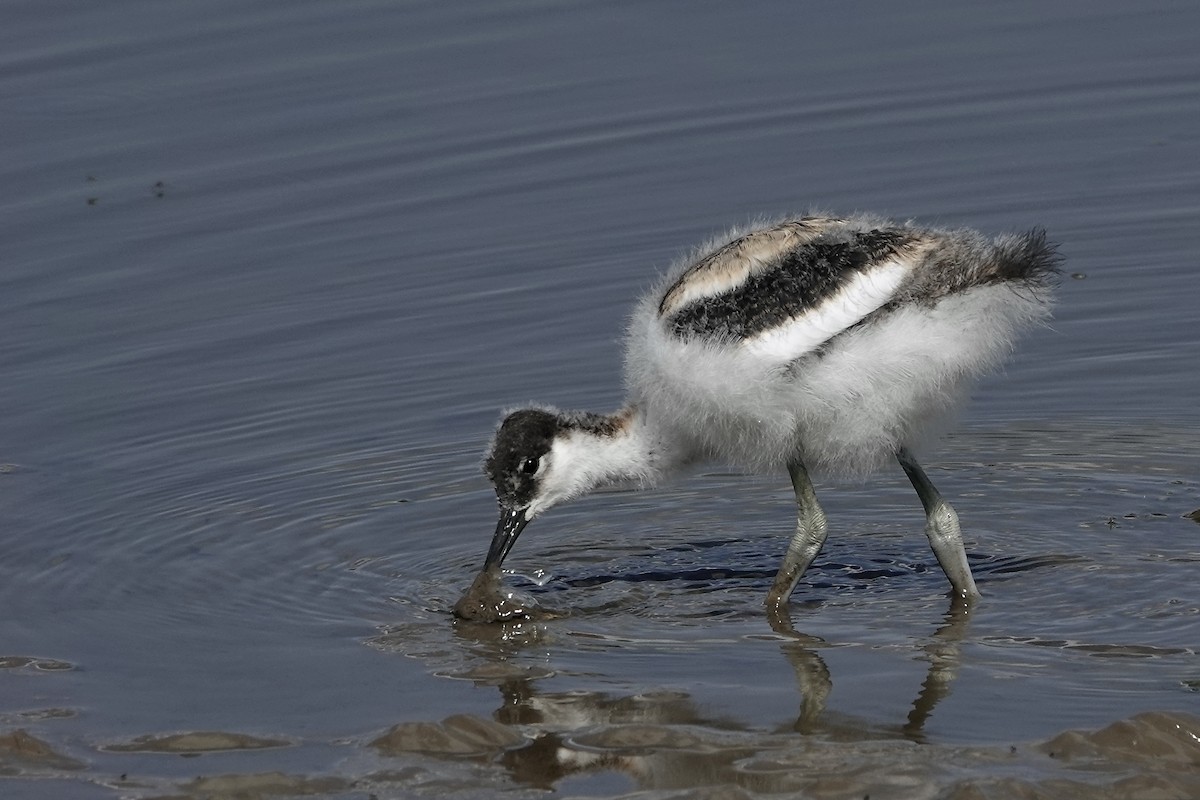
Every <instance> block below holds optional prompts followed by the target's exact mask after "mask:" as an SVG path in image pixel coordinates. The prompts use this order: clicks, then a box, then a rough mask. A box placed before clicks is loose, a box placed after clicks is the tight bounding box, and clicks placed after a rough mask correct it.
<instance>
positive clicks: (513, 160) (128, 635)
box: [0, 0, 1200, 798]
mask: <svg viewBox="0 0 1200 800" xmlns="http://www.w3.org/2000/svg"><path fill="white" fill-rule="evenodd" d="M1198 27H1200V12H1198V11H1197V10H1196V9H1195V8H1194V7H1193V6H1192V4H1189V3H1183V2H1159V3H1151V4H1149V5H1146V4H1143V5H1140V6H1138V7H1136V8H1133V7H1128V6H1126V5H1125V4H1120V3H1066V4H1059V5H1056V6H1054V7H1053V8H1047V7H1045V6H1044V5H1041V4H1034V3H1024V2H1019V3H1008V4H1004V5H1003V6H995V7H988V8H979V7H963V6H958V5H955V4H951V3H933V4H927V5H925V6H922V7H920V8H919V9H915V10H914V9H912V8H907V7H905V8H901V7H899V6H893V5H891V4H886V3H867V4H859V5H856V6H855V7H854V8H853V9H843V8H841V7H832V6H831V7H829V8H808V9H806V11H805V13H804V14H802V15H798V14H795V13H793V12H791V11H788V12H786V13H785V12H783V11H781V8H780V7H777V6H774V5H771V4H765V3H764V4H750V5H747V6H744V7H739V9H738V10H737V11H733V10H731V9H729V8H728V7H726V6H725V5H722V4H715V3H713V4H691V3H688V4H684V3H670V2H668V3H654V4H637V5H613V4H600V3H570V4H550V3H538V2H512V3H500V4H497V3H487V4H481V3H457V4H441V3H407V4H399V5H397V4H391V3H383V2H378V1H377V0H362V1H361V2H350V3H338V4H334V5H330V4H324V3H315V2H306V3H287V4H278V3H270V2H249V3H246V2H241V3H233V2H224V3H203V4H200V3H182V4H180V3H173V4H160V3H151V2H126V1H125V0H121V1H120V2H111V3H105V4H101V5H76V4H70V3H66V4H53V5H47V4H38V5H28V6H26V7H24V8H20V9H11V10H10V11H9V12H7V13H6V23H5V25H4V26H3V30H0V44H2V45H3V46H2V47H0V53H2V54H3V55H0V115H2V118H3V119H4V121H5V122H4V125H3V126H0V149H2V150H3V152H4V153H6V155H7V158H5V159H4V162H3V164H2V165H0V187H3V188H0V211H2V212H3V213H0V242H2V243H3V244H0V332H2V333H3V346H2V347H0V374H2V375H3V376H4V381H3V390H2V395H0V396H2V398H3V404H2V408H3V414H2V415H0V464H3V466H2V467H0V521H2V526H3V527H2V528H0V552H2V554H3V558H0V608H2V609H3V611H2V612H0V781H2V782H0V791H2V792H3V793H4V794H5V795H6V796H14V797H30V798H41V797H47V798H49V797H60V796H63V795H64V794H71V795H72V796H76V797H85V798H87V797H135V798H137V797H153V796H159V795H164V794H174V795H183V796H193V797H207V796H229V795H231V794H235V793H237V792H241V794H240V795H239V796H246V797H259V796H264V797H265V796H271V795H272V793H274V794H275V795H276V796H277V795H279V794H288V793H290V794H294V795H295V794H308V795H319V796H336V797H347V798H349V797H354V798H359V797H367V796H368V795H371V794H374V795H376V796H381V797H390V796H396V797H403V796H411V795H413V794H420V793H429V794H437V795H447V796H464V797H468V796H492V795H493V794H494V793H495V792H496V791H497V790H500V789H503V790H505V791H509V792H511V793H512V794H515V795H518V796H524V795H528V796H542V795H543V794H544V793H545V791H546V790H548V789H549V790H554V791H556V792H558V793H560V794H563V795H564V796H585V795H586V796H615V795H621V794H628V793H639V792H641V793H645V794H646V795H647V796H653V797H658V796H663V797H668V796H673V793H677V792H685V791H699V790H708V791H712V792H717V791H722V790H729V791H731V792H732V791H735V790H736V791H737V792H741V793H743V794H744V795H749V796H757V795H759V794H762V795H767V794H771V793H776V792H785V791H806V792H809V793H811V794H816V795H821V796H830V797H840V796H847V797H849V796H855V797H858V796H861V795H862V794H867V793H870V794H873V795H877V796H895V797H909V796H911V797H924V796H934V795H939V794H940V795H942V796H948V797H949V796H965V793H968V792H969V791H971V790H972V787H974V789H976V790H979V791H983V790H984V789H986V790H987V791H989V792H991V793H992V795H990V796H996V797H1005V796H1019V793H1020V792H1021V791H1024V790H1025V789H1028V788H1029V786H1030V784H1033V785H1037V786H1041V787H1043V788H1044V787H1056V790H1057V791H1061V792H1068V793H1069V792H1071V791H1076V792H1077V793H1079V794H1080V795H1081V796H1089V797H1092V796H1106V793H1107V794H1109V795H1111V796H1120V793H1121V792H1122V791H1126V792H1127V791H1130V790H1131V788H1130V787H1133V788H1139V787H1140V788H1141V789H1144V790H1146V791H1149V790H1150V789H1152V788H1154V786H1155V785H1157V786H1158V789H1159V790H1160V792H1161V793H1166V794H1170V793H1171V792H1174V793H1176V794H1185V795H1186V794H1189V793H1192V794H1195V793H1200V787H1197V786H1196V785H1195V779H1194V777H1191V773H1190V772H1189V771H1188V770H1189V768H1190V767H1191V766H1194V764H1195V763H1196V760H1197V758H1200V756H1198V755H1197V749H1196V741H1195V738H1196V735H1197V726H1198V725H1200V722H1197V719H1198V717H1197V715H1200V694H1198V691H1200V660H1198V657H1197V643H1198V642H1200V593H1197V590H1196V588H1195V586H1196V578H1197V574H1198V572H1197V570H1198V563H1200V525H1198V524H1197V523H1196V522H1195V521H1194V520H1193V519H1191V518H1188V517H1187V516H1185V515H1188V514H1190V513H1192V512H1194V511H1196V510H1197V509H1200V413H1197V410H1196V401H1195V398H1196V397H1197V396H1200V378H1198V377H1197V376H1198V375H1200V373H1198V372H1197V371H1196V369H1195V368H1194V365H1195V363H1196V355H1197V353H1198V352H1200V290H1197V288H1196V281H1195V274H1196V267H1197V261H1196V241H1195V238H1196V237H1195V232H1196V225H1195V221H1196V220H1197V218H1200V159H1197V157H1196V152H1197V143H1198V138H1200V137H1198V136H1197V133H1196V129H1195V124H1194V120H1193V116H1194V106H1195V102H1194V101H1195V98H1196V97H1197V96H1198V94H1200V56H1198V55H1197V54H1196V50H1195V46H1194V32H1195V31H1196V30H1197V29H1198ZM814 208H820V209H827V210H831V211H835V212H847V211H853V210H856V209H865V210H873V211H877V212H880V213H884V214H889V215H893V216H896V217H898V218H905V219H906V218H914V219H918V220H920V221H923V222H927V223H932V224H939V225H947V226H955V225H970V226H972V227H977V228H980V229H983V230H987V231H994V232H1002V231H1010V230H1023V229H1027V228H1029V227H1032V226H1034V225H1041V226H1044V227H1045V228H1046V229H1047V230H1048V231H1049V233H1050V236H1051V238H1052V239H1054V240H1056V241H1058V242H1060V243H1061V249H1062V252H1063V254H1064V255H1065V256H1066V258H1067V271H1068V273H1069V274H1068V277H1067V278H1066V279H1065V280H1064V284H1063V286H1062V289H1061V292H1060V303H1059V308H1058V311H1057V314H1056V320H1055V322H1054V324H1053V326H1052V328H1051V329H1049V330H1044V331H1039V332H1037V333H1036V334H1035V335H1033V336H1031V337H1030V338H1029V340H1028V341H1026V342H1024V343H1023V345H1022V347H1021V350H1020V353H1019V355H1018V357H1017V358H1016V359H1015V360H1014V362H1013V363H1012V364H1011V365H1010V367H1009V368H1008V369H1007V370H1006V372H1005V373H1004V374H1002V375H997V376H994V377H992V378H989V379H988V380H986V381H985V382H984V383H983V384H981V386H980V387H979V390H978V391H977V392H976V396H975V398H974V402H973V404H972V405H971V406H970V408H969V409H968V411H967V412H966V413H965V415H964V417H963V419H962V420H961V421H960V423H959V425H958V426H957V427H956V428H955V429H954V431H953V433H951V434H950V435H949V436H947V437H946V438H945V439H944V440H942V441H941V442H939V443H938V444H937V445H936V446H934V447H932V448H930V451H929V453H928V454H927V456H926V458H925V461H926V463H927V464H928V466H929V468H930V472H931V475H932V477H933V478H934V480H935V481H936V482H937V484H938V486H939V488H940V489H941V490H942V492H943V493H944V494H946V495H947V496H948V497H949V498H951V499H952V500H953V502H954V503H955V505H956V507H957V508H958V510H959V513H960V515H961V516H962V519H963V522H964V527H965V529H966V532H967V538H968V549H969V552H970V555H971V561H972V566H973V568H974V570H975V573H976V577H977V580H978V582H979V586H980V589H981V590H982V592H983V593H984V599H983V600H982V601H981V602H980V603H979V604H978V605H977V606H976V607H975V608H974V609H973V611H972V612H971V613H970V614H963V613H959V612H956V611H955V609H953V608H952V607H951V606H950V604H949V602H948V600H947V598H946V597H945V596H944V589H945V587H944V578H943V577H942V575H941V574H940V572H939V571H938V569H937V567H936V564H935V563H934V561H933V558H932V554H931V553H930V552H929V549H928V546H927V544H926V543H925V541H924V537H923V536H922V534H921V527H922V525H923V520H922V515H921V513H920V507H919V504H918V503H917V501H916V498H915V496H913V493H912V491H911V488H910V487H909V486H908V484H907V482H906V481H905V479H904V478H903V476H902V474H901V473H900V472H899V470H898V469H897V470H895V471H894V473H893V474H883V475H880V476H879V477H878V478H876V479H873V480H872V481H870V482H868V483H867V484H864V485H837V484H832V483H828V482H820V483H819V484H818V487H817V489H818V491H819V493H820V496H821V499H822V502H823V503H824V505H825V507H826V511H827V512H828V514H829V518H830V526H831V535H830V539H829V543H828V545H827V548H826V550H825V552H824V553H823V555H822V556H821V557H820V558H819V559H818V561H817V562H816V564H815V565H814V567H813V569H812V570H811V571H810V573H809V574H808V575H807V576H806V577H805V579H804V580H803V581H802V583H801V585H800V587H799V589H798V590H797V593H796V595H795V597H794V599H793V604H792V612H793V613H792V616H791V623H792V626H793V627H792V629H791V630H773V629H772V628H771V626H770V625H768V623H767V620H766V618H765V616H764V614H763V612H762V608H761V602H762V598H763V597H764V596H765V593H766V590H767V587H768V586H769V584H770V580H771V577H772V575H773V573H774V570H775V568H776V567H777V566H778V559H779V557H780V554H781V553H782V551H783V549H784V548H785V546H786V541H787V537H788V535H789V532H790V530H789V529H790V526H791V524H792V521H791V518H790V517H791V513H792V512H791V503H792V500H791V492H790V488H789V487H788V485H787V481H786V478H785V477H784V476H746V475H741V474H738V473H736V472H735V471H732V470H729V469H726V468H725V467H723V466H722V465H710V466H708V467H706V468H705V469H703V470H701V471H700V472H698V473H697V474H695V475H693V476H690V477H688V478H685V479H683V480H681V481H679V482H677V483H674V484H672V485H670V486H668V487H664V488H662V489H660V490H657V491H655V492H650V493H635V492H631V491H627V490H623V489H618V490H613V491H608V492H604V493H601V494H599V495H597V496H594V497H591V498H588V499H585V500H583V501H580V502H578V503H576V504H573V505H571V506H569V507H565V508H562V509H556V510H555V511H554V512H553V513H552V514H550V515H549V516H547V517H546V518H545V519H541V520H538V521H537V522H536V523H535V524H534V525H531V526H530V528H529V529H528V530H527V531H526V533H525V534H523V535H522V539H521V541H520V543H519V544H518V546H517V548H516V550H515V551H514V553H513V555H512V556H511V557H510V562H509V564H508V565H509V566H510V567H512V568H513V569H514V570H515V571H516V572H517V573H519V574H517V575H513V576H510V577H508V578H507V581H508V583H509V585H511V586H512V587H514V588H515V589H516V590H518V591H522V592H526V593H528V594H529V595H530V596H531V597H532V598H534V599H535V600H536V601H537V602H538V603H540V604H542V605H543V606H545V607H547V608H553V609H555V610H558V611H560V612H562V614H563V617H562V618H561V619H556V620H547V621H543V622H539V623H536V624H523V625H520V624H518V625H509V626H484V627H480V626H471V625H465V624H456V623H455V622H453V620H452V619H451V617H450V613H449V611H450V608H451V606H452V604H453V603H454V601H455V600H456V599H457V597H458V594H459V593H460V592H461V591H462V590H463V589H464V588H465V587H466V586H467V584H468V583H469V582H470V580H471V578H472V576H473V574H474V571H475V570H476V569H477V568H478V566H479V564H480V562H481V561H482V558H483V554H484V552H485V549H486V546H487V542H488V539H489V537H490V533H491V529H492V526H493V524H494V519H493V516H492V515H493V513H494V500H493V498H492V497H491V495H490V490H489V489H488V487H487V486H486V484H485V482H484V480H483V476H482V474H481V472H480V470H479V462H480V460H481V458H482V451H483V449H484V447H485V446H486V443H487V440H488V437H489V436H490V431H491V429H492V426H493V425H494V424H495V422H496V421H497V419H498V417H499V412H500V409H501V408H503V407H507V406H511V405H514V404H518V403H522V402H526V401H529V400H538V401H542V402H548V403H554V404H557V405H560V406H563V407H580V408H593V409H597V410H604V409H612V408H614V407H616V406H617V405H618V404H619V403H620V402H621V398H622V392H621V386H620V381H621V378H620V364H621V355H620V343H619V340H620V337H621V334H622V328H623V324H624V318H625V315H626V313H627V310H628V308H629V307H630V304H631V303H632V302H633V301H634V299H635V298H636V297H637V296H638V295H639V293H640V292H642V291H643V290H645V289H646V288H647V287H648V286H650V285H651V284H652V283H653V281H654V278H655V276H656V275H657V274H658V273H659V272H660V271H661V270H662V269H664V268H665V267H666V266H667V265H668V264H669V263H670V261H671V260H672V259H673V258H675V257H677V256H678V255H679V254H680V253H682V252H685V251H686V250H687V248H689V247H690V246H692V245H693V244H695V243H697V242H698V241H700V240H702V239H704V238H705V237H707V236H709V235H711V234H713V233H715V232H718V231H721V230H723V229H724V228H726V227H728V226H730V225H733V224H738V223H742V222H745V221H746V220H747V219H750V218H754V217H756V216H760V215H774V214H779V213H785V212H789V211H805V210H808V209H814ZM530 578H536V580H530ZM1069 730H1077V731H1084V732H1087V733H1081V734H1066V733H1064V732H1065V731H1069ZM1096 731H1100V732H1101V733H1093V732H1096ZM208 734H213V735H208ZM1189 748H1190V749H1189ZM1052 754H1053V755H1052ZM1122 781H1124V782H1125V783H1121V782H1122ZM1156 781H1157V782H1158V783H1157V784H1155V782H1156ZM1189 781H1190V783H1189ZM1089 786H1090V787H1092V788H1087V787H1089ZM981 787H982V788H981ZM731 796H742V795H731Z"/></svg>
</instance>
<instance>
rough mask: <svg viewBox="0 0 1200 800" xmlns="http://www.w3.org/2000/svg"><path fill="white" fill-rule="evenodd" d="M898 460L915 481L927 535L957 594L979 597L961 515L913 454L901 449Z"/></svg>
mask: <svg viewBox="0 0 1200 800" xmlns="http://www.w3.org/2000/svg"><path fill="white" fill-rule="evenodd" d="M896 460H898V461H899V462H900V466H902V467H904V473H905V474H906V475H908V479H909V480H910V481H912V485H913V488H914V489H916V490H917V495H918V496H919V497H920V498H921V505H923V506H924V507H925V535H926V536H928V537H929V544H930V545H932V546H933V554H934V555H935V556H937V560H938V563H939V564H941V565H942V571H943V572H945V573H946V577H947V578H949V579H950V585H951V586H952V587H954V593H955V594H956V595H957V596H958V597H961V598H964V599H968V600H969V599H972V598H975V597H978V596H979V590H978V589H977V588H975V579H974V578H973V577H971V566H970V565H969V564H968V563H967V551H966V548H964V547H963V539H962V529H961V528H960V527H959V526H958V514H957V513H955V511H954V509H953V508H952V507H951V506H950V504H949V503H947V502H946V501H945V499H943V498H942V495H941V493H939V492H938V490H937V488H936V487H935V486H934V485H933V483H932V482H931V481H930V480H929V476H928V475H926V474H925V470H923V469H921V465H920V464H918V463H917V460H916V459H915V458H913V455H912V453H910V452H908V450H907V449H905V448H900V451H899V452H898V453H896Z"/></svg>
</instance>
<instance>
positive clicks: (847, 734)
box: [456, 600, 972, 791]
mask: <svg viewBox="0 0 1200 800" xmlns="http://www.w3.org/2000/svg"><path fill="white" fill-rule="evenodd" d="M971 609H972V607H971V604H970V603H967V602H964V601H962V600H955V601H952V603H951V605H950V608H949V610H948V611H947V612H946V614H945V615H944V617H943V622H942V624H941V625H940V626H939V627H938V628H937V629H936V630H935V631H934V632H933V633H932V634H931V636H930V637H929V639H928V641H927V642H925V643H924V644H923V645H922V650H923V652H924V657H925V659H926V660H927V661H928V662H929V668H928V671H927V673H926V676H925V680H924V681H923V683H922V684H921V686H920V689H919V690H918V692H917V695H916V697H915V699H914V700H913V702H912V704H911V707H910V710H909V712H908V715H907V718H906V719H904V720H897V721H896V722H895V724H890V725H889V724H884V725H880V724H879V723H877V722H871V721H867V720H863V719H858V718H855V717H852V716H847V715H845V714H840V713H835V712H830V711H827V709H826V703H827V700H828V697H829V695H830V692H831V691H832V690H833V677H832V675H831V673H830V670H829V667H828V665H827V664H826V662H825V659H824V658H822V656H821V651H822V650H823V649H825V648H827V647H829V646H830V645H829V644H828V643H826V642H825V641H823V640H822V639H820V638H818V637H814V636H809V635H807V634H804V633H802V632H799V631H797V630H796V629H795V628H794V627H793V625H792V623H791V621H790V620H789V619H787V618H786V617H785V616H782V615H774V616H773V617H772V618H771V620H770V622H771V626H772V629H773V630H774V632H775V634H776V636H777V637H779V640H780V645H779V646H780V652H781V654H782V655H783V657H784V658H785V659H786V661H787V663H788V665H789V666H790V667H791V669H792V672H793V674H794V675H795V679H796V684H797V687H798V689H799V696H800V697H799V713H798V715H797V717H796V719H795V722H794V723H792V725H791V726H790V728H787V729H784V730H780V731H776V732H775V733H774V734H770V735H768V736H767V737H764V736H763V735H762V734H761V733H755V732H753V731H751V730H748V729H747V726H746V725H745V723H742V722H740V721H737V720H731V719H727V718H716V717H713V716H711V715H706V714H705V713H704V712H702V710H701V709H700V708H698V707H697V705H696V703H695V702H694V701H693V699H692V698H691V697H690V696H689V695H688V694H686V693H682V692H667V691H664V692H653V693H646V694H636V695H627V696H613V695H609V694H605V693H600V692H591V691H567V692H544V691H539V689H538V682H539V681H540V680H541V679H544V678H546V677H548V676H549V675H550V674H551V673H550V671H549V670H547V669H544V668H525V667H518V666H516V663H517V662H518V661H519V659H513V658H512V657H513V656H516V655H517V654H518V653H521V652H525V653H527V652H528V649H529V648H531V647H533V648H536V647H538V646H539V645H542V644H544V643H546V642H547V640H548V638H549V637H550V636H551V634H550V633H549V631H548V626H547V625H546V624H544V623H539V622H528V621H526V622H518V623H508V624H505V625H475V624H461V623H460V624H458V625H456V632H457V635H458V638H459V641H460V643H462V644H463V645H465V646H466V647H468V648H469V649H470V650H471V651H472V654H473V655H474V656H476V657H477V658H479V659H480V661H477V662H476V663H477V666H476V667H474V668H472V669H471V670H470V671H469V673H467V674H462V675H459V676H458V677H466V678H470V679H471V680H474V681H475V682H476V683H477V684H479V685H490V686H494V687H496V688H497V689H498V690H499V692H500V696H501V699H502V702H501V705H500V707H499V708H497V709H496V711H495V712H494V713H493V719H494V720H495V721H496V722H499V723H502V724H504V725H510V726H514V728H519V729H520V730H521V732H522V733H523V734H524V736H525V737H526V738H525V740H524V744H522V745H519V746H516V747H508V748H503V749H501V750H498V751H497V752H495V753H493V754H492V755H493V758H494V760H495V761H496V762H498V763H500V764H502V765H503V766H504V767H505V768H506V769H507V770H508V772H509V774H510V777H511V778H512V779H513V780H514V781H516V782H518V783H519V784H522V785H526V786H534V787H541V788H547V789H550V788H554V787H555V786H556V785H557V784H558V783H559V782H560V781H562V780H563V779H564V778H567V777H569V776H578V775H581V774H586V773H589V772H595V773H600V772H605V771H614V770H615V771H619V772H622V773H624V774H626V775H628V776H629V777H630V778H631V779H632V780H633V781H635V782H636V783H637V785H638V786H640V787H641V788H644V789H669V788H682V787H693V786H697V785H717V784H722V783H736V784H738V785H741V786H743V787H745V788H752V789H753V790H755V791H788V790H789V789H790V788H794V787H789V786H788V785H784V784H781V783H777V782H776V781H775V779H772V778H769V777H768V776H769V775H775V774H776V771H773V770H770V769H768V770H766V772H764V773H762V774H757V773H756V777H754V779H753V780H752V781H751V783H752V784H753V785H752V786H751V785H750V784H748V783H747V781H748V780H749V779H748V777H747V773H746V769H745V768H746V763H748V762H747V760H749V761H750V762H753V761H755V758H753V756H755V754H759V755H761V754H762V753H763V752H764V751H773V750H778V749H782V748H789V749H795V748H796V747H801V748H807V747H810V746H812V747H817V746H819V745H820V743H822V742H829V741H843V742H844V741H864V742H865V741H873V742H878V741H880V740H887V739H892V740H907V741H912V742H922V741H924V738H925V733H924V726H925V724H926V722H927V721H928V720H929V718H930V717H931V715H932V714H933V711H934V709H935V707H936V706H937V704H938V703H939V702H941V700H942V699H943V698H945V697H947V696H948V695H949V693H950V689H951V684H952V683H953V681H954V678H955V676H956V674H957V672H958V667H959V661H960V658H959V649H960V644H961V642H962V640H963V638H964V636H965V635H966V631H967V627H968V624H969V622H970V618H971ZM795 733H799V734H803V735H804V738H803V739H801V740H797V739H796V738H795V736H794V734H795ZM779 734H783V735H784V736H785V738H783V739H779V738H778V736H779ZM785 772H786V771H778V775H777V778H778V780H784V777H783V776H784V775H785Z"/></svg>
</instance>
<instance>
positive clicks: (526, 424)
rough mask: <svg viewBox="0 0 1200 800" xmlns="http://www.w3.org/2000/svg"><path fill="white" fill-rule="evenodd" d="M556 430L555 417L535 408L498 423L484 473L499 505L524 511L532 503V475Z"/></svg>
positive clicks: (534, 493) (550, 443) (534, 484)
mask: <svg viewBox="0 0 1200 800" xmlns="http://www.w3.org/2000/svg"><path fill="white" fill-rule="evenodd" d="M559 429H560V423H559V419H558V417H556V416H555V415H554V414H551V413H549V412H548V411H542V410H541V409H537V408H523V409H521V410H520V411H514V412H513V413H511V414H509V415H508V416H507V417H505V418H504V421H503V422H501V423H500V427H499V429H498V430H497V431H496V437H495V438H494V439H493V440H492V450H491V452H490V453H489V454H488V457H487V460H486V461H485V462H484V464H483V470H484V472H486V473H487V476H488V479H489V480H491V482H492V486H494V487H495V489H496V497H497V498H499V500H500V502H501V503H502V504H504V505H506V506H508V507H509V508H524V507H526V506H528V505H529V504H530V503H531V502H533V498H534V497H535V496H536V495H537V489H538V486H537V484H538V479H537V478H535V477H534V475H533V473H535V472H537V467H538V463H539V462H540V460H541V459H543V458H545V457H546V454H547V453H549V452H550V446H551V445H552V444H553V443H554V436H555V435H556V434H557V433H558V431H559ZM530 467H532V470H531V469H530Z"/></svg>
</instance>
